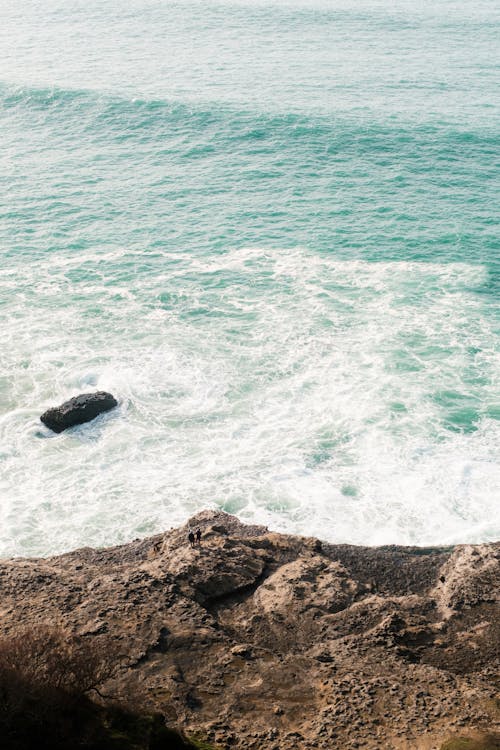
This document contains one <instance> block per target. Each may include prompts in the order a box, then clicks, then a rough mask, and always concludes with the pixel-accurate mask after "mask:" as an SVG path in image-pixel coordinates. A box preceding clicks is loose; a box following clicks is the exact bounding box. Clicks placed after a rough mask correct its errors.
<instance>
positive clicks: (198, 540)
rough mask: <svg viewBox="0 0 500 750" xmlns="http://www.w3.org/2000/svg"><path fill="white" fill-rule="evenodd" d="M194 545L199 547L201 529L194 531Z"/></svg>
mask: <svg viewBox="0 0 500 750" xmlns="http://www.w3.org/2000/svg"><path fill="white" fill-rule="evenodd" d="M196 544H197V545H198V547H199V546H200V545H201V529H196Z"/></svg>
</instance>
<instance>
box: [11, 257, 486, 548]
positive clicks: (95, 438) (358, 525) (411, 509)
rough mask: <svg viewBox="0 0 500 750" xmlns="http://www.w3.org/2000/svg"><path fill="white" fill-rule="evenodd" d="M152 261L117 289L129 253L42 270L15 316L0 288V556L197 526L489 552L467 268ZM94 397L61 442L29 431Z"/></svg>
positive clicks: (479, 352)
mask: <svg viewBox="0 0 500 750" xmlns="http://www.w3.org/2000/svg"><path fill="white" fill-rule="evenodd" d="M155 257H156V260H155V263H156V269H157V271H156V273H154V274H145V273H143V274H141V273H131V274H130V278H129V279H128V280H127V281H126V282H124V283H122V284H120V283H118V281H117V280H116V278H114V283H110V281H111V279H112V277H113V274H115V275H116V269H117V268H120V267H121V266H123V264H124V263H127V262H131V263H133V257H132V256H131V255H130V253H128V252H126V251H123V252H122V253H116V252H115V253H113V254H111V255H110V254H102V255H99V253H96V252H95V251H93V252H92V253H89V254H88V256H85V254H84V253H83V254H80V255H79V256H78V259H71V258H68V257H67V256H63V255H62V254H61V256H60V257H59V256H57V255H53V256H52V257H51V258H50V261H49V260H47V261H43V260H42V261H40V262H39V263H38V264H37V265H36V267H33V266H32V267H30V268H28V267H27V268H26V269H25V273H26V285H25V290H24V293H23V296H24V307H23V308H22V310H21V309H20V308H19V305H18V302H17V299H16V298H15V296H14V295H13V290H10V294H12V298H11V301H10V303H9V304H10V307H8V310H9V311H10V313H11V319H10V325H9V327H8V328H5V329H4V331H3V332H2V339H3V349H2V351H3V352H5V353H6V356H5V357H3V358H2V361H1V367H0V378H1V379H2V383H3V384H4V386H5V387H4V388H3V389H2V394H3V396H2V397H3V404H2V406H3V409H2V412H3V416H1V417H0V440H1V443H0V444H1V446H2V447H1V451H0V462H1V466H2V474H1V480H0V481H1V485H0V489H1V496H2V503H1V505H0V514H1V516H0V549H1V552H2V554H5V555H10V554H28V553H29V554H32V553H48V552H54V551H57V550H62V549H68V548H71V547H74V546H78V545H86V544H108V543H113V542H120V541H125V540H128V539H130V538H132V537H135V536H139V535H144V534H147V533H151V532H154V531H160V530H163V529H164V528H166V527H169V526H171V525H173V524H175V523H178V522H181V521H183V520H184V519H186V517H188V516H189V515H190V514H192V513H194V512H195V511H197V510H198V509H200V508H204V507H222V508H224V509H227V510H229V511H234V512H237V513H238V514H239V515H240V517H242V518H243V519H245V520H252V521H260V522H264V523H266V524H269V525H271V526H272V527H273V528H277V529H282V530H289V531H293V532H299V533H304V534H315V535H318V536H321V537H323V538H326V539H330V540H332V541H337V542H353V543H368V544H372V543H374V544H377V543H386V542H395V543H418V544H431V543H451V542H458V541H478V540H485V539H492V538H498V535H499V531H500V529H499V527H498V524H497V523H496V521H495V517H496V508H497V502H498V497H499V490H500V468H499V465H498V462H497V454H496V449H497V446H498V441H499V437H500V422H499V421H498V392H499V387H498V386H499V383H498V373H499V372H500V367H499V354H498V351H497V350H495V348H494V346H493V343H492V342H494V341H495V336H494V332H493V331H492V330H491V328H490V324H489V323H488V320H490V319H489V318H488V317H487V316H486V315H485V314H484V309H483V305H484V304H485V300H484V297H483V296H482V295H480V294H478V293H477V292H478V290H479V289H480V288H481V286H482V285H483V284H484V283H485V281H486V278H485V273H486V272H485V271H484V269H483V268H481V267H478V266H470V265H467V264H446V265H440V264H429V263H417V262H413V263H410V262H401V263H398V262H393V263H389V262H383V263H368V262H363V261H352V262H350V261H337V260H331V259H329V258H328V257H325V256H320V255H318V254H314V253H311V252H308V251H306V250H302V249H295V250H282V251H277V250H271V249H261V248H249V249H248V250H233V251H228V252H226V253H224V254H221V255H219V256H217V257H215V258H213V259H212V260H206V259H202V258H193V257H192V255H191V256H190V255H188V254H185V255H183V254H177V255H172V254H170V255H168V256H167V255H165V256H162V255H161V253H159V254H157V255H156V256H155ZM136 260H137V262H140V261H141V260H144V257H143V256H141V257H138V258H136ZM85 269H91V270H92V272H91V273H89V278H88V281H87V282H85V284H84V285H83V286H82V283H81V280H80V281H79V282H78V283H75V281H74V280H72V279H71V273H73V272H75V273H76V272H81V273H84V271H85ZM68 274H70V275H69V276H68ZM0 283H1V284H2V291H3V292H4V295H3V296H4V297H6V298H8V295H9V289H8V284H9V283H10V282H9V276H8V275H6V276H5V277H2V281H1V282H0ZM62 299H64V300H65V301H66V304H65V305H62V304H61V300H62ZM93 388H100V389H107V390H110V391H112V392H113V393H114V394H115V395H116V396H117V397H118V398H119V400H120V406H119V408H118V409H117V410H116V411H115V412H113V413H110V414H108V415H104V416H102V417H100V418H99V419H98V420H96V421H95V422H93V423H92V424H89V425H85V426H82V427H79V428H75V429H73V430H71V431H69V432H66V433H63V434H61V435H58V436H56V435H52V434H51V433H50V432H49V431H48V430H46V428H44V427H43V426H42V425H41V423H40V422H39V421H38V416H39V414H40V413H41V412H42V411H43V410H44V409H45V408H46V407H47V406H49V405H52V404H55V403H58V402H61V401H63V400H64V399H66V398H68V397H70V396H72V395H74V394H75V393H77V392H82V391H86V390H92V389H93ZM495 417H496V418H495Z"/></svg>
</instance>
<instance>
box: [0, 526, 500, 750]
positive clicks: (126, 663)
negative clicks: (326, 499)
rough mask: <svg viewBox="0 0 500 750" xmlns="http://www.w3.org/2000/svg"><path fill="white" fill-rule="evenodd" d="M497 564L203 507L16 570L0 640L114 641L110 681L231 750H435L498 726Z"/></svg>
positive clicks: (1, 611) (3, 587)
mask: <svg viewBox="0 0 500 750" xmlns="http://www.w3.org/2000/svg"><path fill="white" fill-rule="evenodd" d="M189 527H200V528H201V529H202V532H203V537H202V542H201V545H200V546H199V547H194V548H191V547H190V545H189V544H188V542H187V531H188V528H189ZM499 555H500V545H499V544H482V545H474V546H471V545H460V546H457V547H455V548H453V549H452V548H432V549H422V548H409V547H379V548H367V547H354V546H350V545H329V544H325V543H323V544H321V543H320V542H318V540H316V539H308V538H299V537H293V536H287V535H282V534H275V533H271V532H269V531H267V529H265V528H263V527H259V526H246V525H244V524H242V523H240V522H239V521H238V520H237V519H236V518H235V517H233V516H229V515H227V514H224V513H221V512H211V511H210V512H208V511H206V512H203V513H200V514H198V515H197V516H196V517H195V518H193V519H191V520H190V521H189V523H188V524H187V525H186V526H184V527H182V528H180V529H174V530H171V531H169V532H167V533H165V534H161V535H157V536H155V537H152V538H149V539H144V540H137V541H134V542H131V543H130V544H126V545H123V546H120V547H113V548H110V549H103V550H93V549H82V550H77V551H75V552H71V553H69V554H66V555H62V556H59V557H54V558H50V559H43V560H22V559H20V560H11V561H4V562H3V563H2V564H0V615H1V622H2V630H3V632H4V633H7V634H12V633H14V632H15V631H16V628H18V627H19V623H23V625H26V624H27V623H31V624H33V625H36V624H37V623H38V624H41V623H45V622H47V621H49V622H57V623H59V624H61V625H64V626H69V627H71V628H72V629H73V631H74V632H75V633H77V634H79V635H80V636H84V637H86V638H89V639H99V638H107V639H109V638H111V639H113V640H115V641H116V642H117V643H118V644H119V646H120V649H119V650H120V651H121V653H123V655H124V658H123V663H122V666H121V671H120V673H119V676H118V677H115V678H114V682H113V684H110V685H108V686H107V689H111V688H113V687H115V688H119V687H120V686H123V687H125V686H129V687H130V689H132V688H133V689H134V690H136V691H137V690H139V691H141V692H142V694H143V695H145V696H147V700H148V701H149V704H150V705H151V708H152V710H155V711H159V712H161V713H162V714H164V715H166V716H167V717H168V718H169V720H170V721H171V722H173V723H174V724H177V725H178V726H180V727H181V728H182V729H184V730H185V731H187V732H188V733H193V732H198V733H200V734H201V735H202V736H206V737H207V738H208V739H209V740H211V741H212V742H213V743H214V744H215V745H217V746H218V747H220V748H230V747H231V748H242V749H243V748H245V750H247V749H248V750H257V749H258V750H297V749H298V748H300V750H302V749H304V750H309V749H311V750H312V748H315V749H318V750H333V749H334V748H366V749H367V750H370V749H372V748H373V749H375V748H384V750H398V749H399V748H401V749H402V748H412V749H414V750H432V748H436V749H437V748H440V747H441V745H442V743H443V742H444V741H445V740H447V739H448V738H450V737H452V736H456V735H465V736H467V735H468V734H470V735H474V734H475V733H480V732H483V733H490V734H491V733H492V732H494V731H495V727H497V728H498V720H499V703H498V698H497V693H496V688H497V680H498V644H499V642H500V637H499V636H500V632H499V628H500V618H499V616H498V602H497V600H496V598H497V594H498V591H499V585H498V584H499V566H498V562H499Z"/></svg>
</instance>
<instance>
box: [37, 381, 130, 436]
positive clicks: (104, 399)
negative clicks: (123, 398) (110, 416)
mask: <svg viewBox="0 0 500 750" xmlns="http://www.w3.org/2000/svg"><path fill="white" fill-rule="evenodd" d="M117 405H118V401H117V400H116V399H115V397H114V396H112V395H111V393H106V391H96V392H95V393H81V394H80V395H79V396H74V397H73V398H70V399H69V401H65V402H64V404H61V406H54V407H53V408H51V409H47V411H45V412H44V413H43V414H42V416H41V417H40V420H41V421H42V422H43V423H44V425H45V426H46V427H48V428H49V429H51V430H52V431H53V432H62V431H63V430H67V429H68V428H69V427H74V426H75V425H77V424H83V423H84V422H90V421H91V420H92V419H95V418H96V417H97V416H99V414H102V413H103V412H105V411H109V410H110V409H113V408H114V407H115V406H117Z"/></svg>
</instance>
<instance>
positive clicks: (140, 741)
mask: <svg viewBox="0 0 500 750" xmlns="http://www.w3.org/2000/svg"><path fill="white" fill-rule="evenodd" d="M119 665H120V655H119V654H118V653H117V651H116V649H115V648H113V647H112V646H111V644H110V643H109V642H108V641H106V640H103V641H102V642H101V643H100V644H99V645H93V646H90V645H88V644H87V643H85V641H84V639H79V638H76V637H74V636H72V635H71V634H69V633H67V632H65V631H64V630H62V629H54V628H48V627H42V628H37V629H34V628H30V629H26V630H24V631H23V632H21V633H20V634H19V635H17V636H16V637H10V638H7V637H4V638H2V639H0V737H1V738H2V748H3V750H35V748H36V750H80V749H81V750H83V749H84V748H85V750H214V749H213V748H210V746H209V745H206V744H205V743H200V742H198V741H191V740H189V739H187V738H186V737H183V736H182V735H181V734H179V733H178V732H176V731H175V730H173V729H170V728H168V727H166V726H165V723H164V720H163V717H162V716H161V715H159V714H155V713H151V712H148V711H147V708H146V707H142V706H141V701H140V696H128V701H124V699H123V697H122V698H121V700H117V699H116V697H115V698H114V699H110V698H107V697H106V698H104V697H103V694H102V693H101V691H100V687H101V685H102V683H103V682H105V681H106V680H109V679H112V677H113V675H114V674H115V673H116V672H117V670H118V668H119ZM132 700H133V703H134V708H133V709H132V708H131V707H130V705H131V704H132ZM137 706H139V708H138V709H137V708H136V707H137Z"/></svg>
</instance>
